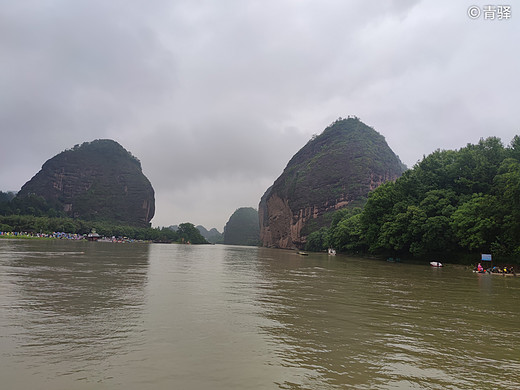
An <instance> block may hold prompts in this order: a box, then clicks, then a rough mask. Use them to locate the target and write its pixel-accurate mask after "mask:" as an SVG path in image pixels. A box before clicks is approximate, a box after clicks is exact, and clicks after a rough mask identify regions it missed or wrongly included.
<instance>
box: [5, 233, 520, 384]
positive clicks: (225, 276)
mask: <svg viewBox="0 0 520 390" xmlns="http://www.w3.org/2000/svg"><path fill="white" fill-rule="evenodd" d="M519 298H520V278H505V277H495V276H491V275H477V274H473V273H471V272H468V271H467V270H465V269H463V268H457V267H446V268H445V269H431V268H429V267H427V266H421V265H409V264H398V263H393V264H390V263H386V262H379V261H374V260H364V259H356V258H348V257H344V256H336V257H329V256H327V255H321V254H311V255H309V256H306V257H302V256H298V255H297V254H295V253H293V252H290V251H280V250H271V249H263V248H247V247H230V246H188V245H157V244H153V245H118V244H106V243H71V242H63V243H62V242H59V241H51V242H49V241H45V242H41V241H37V242H33V241H0V377H1V378H2V383H3V385H4V384H5V386H6V388H39V389H91V388H96V389H99V388H101V389H125V390H126V389H143V388H154V389H171V388H179V389H208V388H211V389H234V388H236V389H248V388H249V389H335V388H337V389H344V388H349V389H350V388H352V389H475V388H479V389H516V388H520V380H519V377H518V372H519V370H520V356H519V355H518V351H517V346H518V345H520V326H519V323H520V307H519V305H518V302H519Z"/></svg>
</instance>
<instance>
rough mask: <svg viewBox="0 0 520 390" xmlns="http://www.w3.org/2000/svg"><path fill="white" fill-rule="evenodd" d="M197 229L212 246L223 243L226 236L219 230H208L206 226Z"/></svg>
mask: <svg viewBox="0 0 520 390" xmlns="http://www.w3.org/2000/svg"><path fill="white" fill-rule="evenodd" d="M196 228H197V229H198V230H199V232H200V234H201V235H202V237H204V238H205V239H206V240H207V241H208V242H211V243H212V244H216V243H222V242H223V240H224V236H223V234H222V233H220V232H219V231H218V230H217V229H215V228H212V229H210V230H207V229H206V228H205V227H204V226H202V225H198V226H196Z"/></svg>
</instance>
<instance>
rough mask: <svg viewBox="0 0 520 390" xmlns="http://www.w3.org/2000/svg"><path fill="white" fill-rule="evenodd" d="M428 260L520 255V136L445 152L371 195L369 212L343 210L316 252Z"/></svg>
mask: <svg viewBox="0 0 520 390" xmlns="http://www.w3.org/2000/svg"><path fill="white" fill-rule="evenodd" d="M327 247H334V248H335V249H337V250H340V251H348V252H369V253H375V254H388V255H401V256H407V255H409V256H416V257H419V256H424V255H427V254H434V253H442V254H449V253H454V254H455V253H458V254H461V253H466V254H467V253H492V254H493V255H495V256H498V257H504V258H506V257H511V256H518V255H520V137H518V136H515V137H514V138H513V140H512V141H511V143H510V145H508V146H507V147H506V146H504V145H503V143H502V142H501V140H500V139H499V138H497V137H490V138H487V139H481V140H480V142H479V143H478V144H476V145H473V144H468V145H467V146H466V147H464V148H462V149H460V150H457V151H454V150H437V151H435V152H433V153H432V154H430V155H428V156H427V157H425V158H423V160H422V161H420V162H419V163H417V164H416V165H415V166H414V167H413V169H410V170H408V171H406V172H405V173H404V174H403V175H402V176H401V177H400V178H399V179H397V180H396V181H395V182H387V183H385V184H383V185H381V186H380V187H378V188H377V189H375V190H374V191H372V192H371V193H370V194H369V197H368V201H367V203H366V205H365V207H364V208H363V209H362V210H361V209H357V210H340V211H339V212H337V213H336V214H335V215H334V218H333V221H332V223H331V224H330V226H329V227H328V228H326V229H321V230H318V231H315V232H313V233H312V234H311V235H310V236H309V237H308V239H307V249H308V250H324V249H325V248H327Z"/></svg>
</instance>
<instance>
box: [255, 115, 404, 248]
mask: <svg viewBox="0 0 520 390" xmlns="http://www.w3.org/2000/svg"><path fill="white" fill-rule="evenodd" d="M405 169H406V167H405V166H404V165H403V164H402V163H401V161H400V160H399V158H398V157H397V156H396V155H395V154H394V153H393V152H392V150H391V149H390V147H389V146H388V144H387V143H386V141H385V139H384V137H383V136H382V135H381V134H379V133H378V132H376V131H375V130H374V129H372V128H371V127H369V126H367V125H365V124H364V123H363V122H361V121H360V120H359V119H358V118H355V117H354V118H348V119H339V120H337V121H336V122H334V123H333V124H332V125H331V126H329V127H328V128H327V129H325V130H324V131H323V133H322V134H321V135H319V136H315V137H313V138H312V139H311V140H310V141H309V142H308V143H307V144H306V145H305V146H304V147H303V148H302V149H300V150H299V151H298V153H296V154H295V155H294V156H293V158H292V159H291V160H290V161H289V163H288V164H287V167H286V168H285V170H284V171H283V173H282V174H281V175H280V177H279V178H278V179H276V181H275V182H274V184H273V185H272V186H271V187H270V188H269V189H268V190H267V191H266V192H265V194H264V195H263V196H262V199H261V200H260V204H259V210H258V213H259V223H260V240H261V242H262V245H264V246H268V247H276V248H303V247H304V245H305V242H306V237H307V235H308V234H309V233H311V232H312V231H314V230H317V229H318V228H320V227H322V226H327V225H328V223H329V222H330V217H331V215H332V212H334V211H336V210H338V209H340V208H343V207H353V206H362V205H363V204H364V202H365V201H366V198H367V196H368V193H369V191H371V190H373V189H374V188H376V187H378V186H379V185H381V184H382V183H384V182H386V181H389V180H395V179H397V178H398V177H399V176H400V175H401V174H402V173H403V172H404V170H405Z"/></svg>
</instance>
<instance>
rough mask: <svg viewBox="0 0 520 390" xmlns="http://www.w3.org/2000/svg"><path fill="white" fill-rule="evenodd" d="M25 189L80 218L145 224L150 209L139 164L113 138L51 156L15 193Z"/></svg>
mask: <svg viewBox="0 0 520 390" xmlns="http://www.w3.org/2000/svg"><path fill="white" fill-rule="evenodd" d="M29 194H35V195H38V196H42V197H43V198H44V199H45V200H46V201H47V202H48V203H49V204H50V205H53V206H54V207H55V208H56V209H60V210H63V211H64V212H65V213H66V214H67V215H68V216H69V217H73V218H79V219H85V220H103V221H110V222H115V223H121V224H126V225H133V226H142V227H147V226H149V223H150V220H151V219H152V218H153V216H154V213H155V197H154V190H153V188H152V185H151V184H150V181H149V180H148V179H147V178H146V176H145V175H144V174H143V172H142V169H141V163H140V162H139V160H138V159H137V158H135V157H134V156H132V155H131V154H130V153H129V152H128V151H127V150H125V149H124V148H123V147H122V146H121V145H119V144H118V143H117V142H115V141H112V140H96V141H93V142H86V143H84V144H82V145H81V146H80V145H76V146H75V147H74V148H72V149H69V150H66V151H64V152H61V153H60V154H58V155H56V156H55V157H53V158H51V159H50V160H48V161H47V162H45V164H43V166H42V169H41V170H40V171H39V172H38V173H37V174H36V175H35V176H34V177H33V178H32V179H31V180H30V181H28V182H27V183H25V184H24V186H23V187H22V189H21V190H20V192H19V193H18V195H17V196H20V197H23V196H26V195H29Z"/></svg>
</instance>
